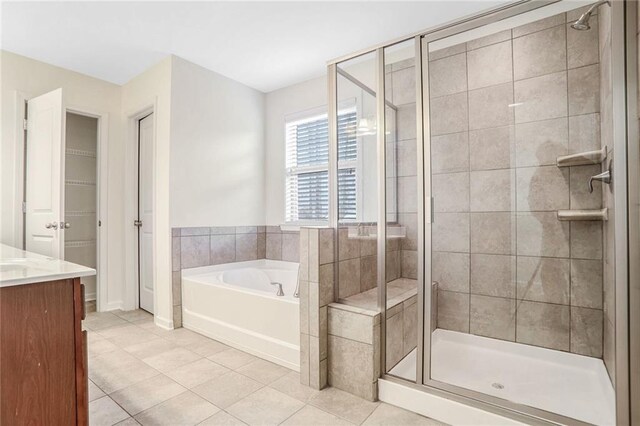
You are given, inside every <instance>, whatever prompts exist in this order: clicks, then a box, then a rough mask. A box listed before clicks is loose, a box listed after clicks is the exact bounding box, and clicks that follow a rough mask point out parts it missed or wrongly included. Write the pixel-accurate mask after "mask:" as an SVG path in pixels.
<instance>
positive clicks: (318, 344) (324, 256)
mask: <svg viewBox="0 0 640 426" xmlns="http://www.w3.org/2000/svg"><path fill="white" fill-rule="evenodd" d="M333 257H334V230H333V229H330V228H302V229H301V230H300V273H299V280H300V382H301V383H302V384H305V385H308V386H311V387H312V388H315V389H322V388H324V387H325V386H326V385H327V306H328V305H329V303H331V302H333V282H334V276H333V275H334V272H333V267H334V265H333Z"/></svg>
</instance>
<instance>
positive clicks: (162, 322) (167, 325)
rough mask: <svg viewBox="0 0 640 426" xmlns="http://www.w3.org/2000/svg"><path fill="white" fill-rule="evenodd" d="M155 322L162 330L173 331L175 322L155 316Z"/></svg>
mask: <svg viewBox="0 0 640 426" xmlns="http://www.w3.org/2000/svg"><path fill="white" fill-rule="evenodd" d="M153 322H154V323H155V325H157V326H158V327H160V328H164V329H165V330H173V328H174V327H173V320H169V319H166V318H162V317H159V316H158V315H155V316H154V318H153Z"/></svg>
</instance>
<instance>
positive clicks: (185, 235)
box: [171, 226, 299, 328]
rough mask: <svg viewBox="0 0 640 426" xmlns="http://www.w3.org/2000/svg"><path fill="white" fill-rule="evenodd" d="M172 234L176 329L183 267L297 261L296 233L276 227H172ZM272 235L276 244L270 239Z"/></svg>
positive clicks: (179, 309)
mask: <svg viewBox="0 0 640 426" xmlns="http://www.w3.org/2000/svg"><path fill="white" fill-rule="evenodd" d="M171 235H172V261H171V266H172V267H171V270H172V291H173V325H174V327H176V328H178V327H182V280H181V274H180V271H181V270H182V269H186V268H196V267H199V266H209V265H219V264H223V263H233V262H243V261H247V260H257V259H271V260H286V261H290V262H298V261H299V241H298V240H299V236H298V235H299V233H298V232H296V231H281V230H280V227H279V226H268V227H267V226H214V227H191V228H173V229H172V230H171ZM275 236H277V244H276V243H274V241H273V238H275ZM269 243H271V245H269ZM276 246H277V248H278V250H275V247H276ZM269 249H270V250H269Z"/></svg>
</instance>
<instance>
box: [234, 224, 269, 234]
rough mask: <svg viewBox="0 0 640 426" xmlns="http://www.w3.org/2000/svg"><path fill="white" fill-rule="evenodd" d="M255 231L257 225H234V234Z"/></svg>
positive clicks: (252, 232)
mask: <svg viewBox="0 0 640 426" xmlns="http://www.w3.org/2000/svg"><path fill="white" fill-rule="evenodd" d="M257 232H258V227H257V226H236V234H255V233H257ZM263 232H264V231H263Z"/></svg>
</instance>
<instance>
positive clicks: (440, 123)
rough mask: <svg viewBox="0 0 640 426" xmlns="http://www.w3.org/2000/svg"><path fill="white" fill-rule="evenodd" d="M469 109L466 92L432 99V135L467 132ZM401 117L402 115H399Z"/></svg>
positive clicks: (399, 127)
mask: <svg viewBox="0 0 640 426" xmlns="http://www.w3.org/2000/svg"><path fill="white" fill-rule="evenodd" d="M467 109H468V108H467V93H466V92H463V93H458V94H456V95H447V96H442V97H440V98H435V99H432V100H431V111H432V112H431V134H432V135H434V136H437V135H444V134H448V133H458V132H464V131H467V130H468V129H469V124H468V121H467V114H468V112H467ZM414 115H415V114H414ZM399 117H400V114H398V118H399ZM414 119H415V117H414ZM403 127H405V126H404V125H402V126H401V123H398V129H401V128H403ZM414 127H415V126H414ZM486 127H491V126H486Z"/></svg>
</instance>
